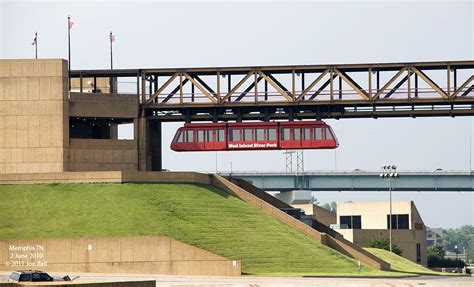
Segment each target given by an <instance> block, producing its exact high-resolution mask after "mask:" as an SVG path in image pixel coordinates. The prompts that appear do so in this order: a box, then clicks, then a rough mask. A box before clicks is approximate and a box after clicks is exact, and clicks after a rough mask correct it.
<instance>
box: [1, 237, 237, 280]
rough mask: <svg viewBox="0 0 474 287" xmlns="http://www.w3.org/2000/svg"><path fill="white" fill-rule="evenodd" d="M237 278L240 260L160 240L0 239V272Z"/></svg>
mask: <svg viewBox="0 0 474 287" xmlns="http://www.w3.org/2000/svg"><path fill="white" fill-rule="evenodd" d="M22 269H39V270H43V271H49V272H58V271H60V272H65V271H69V272H92V273H137V274H162V275H211V276H212V275H219V276H239V275H240V274H241V262H240V261H237V260H229V259H226V258H224V257H221V256H218V255H216V254H213V253H211V252H208V251H206V250H203V249H200V248H197V247H194V246H191V245H188V244H185V243H182V242H179V241H176V240H173V239H170V238H167V237H163V236H144V237H110V238H109V237H103V238H59V239H58V238H50V239H35V240H2V241H0V270H1V271H13V270H22Z"/></svg>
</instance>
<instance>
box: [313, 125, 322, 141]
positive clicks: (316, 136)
mask: <svg viewBox="0 0 474 287" xmlns="http://www.w3.org/2000/svg"><path fill="white" fill-rule="evenodd" d="M313 133H314V139H315V140H322V139H323V133H322V130H321V128H315V129H314V131H313Z"/></svg>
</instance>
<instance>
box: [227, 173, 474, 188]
mask: <svg viewBox="0 0 474 287" xmlns="http://www.w3.org/2000/svg"><path fill="white" fill-rule="evenodd" d="M399 174H400V177H399V178H397V179H396V180H395V181H394V187H393V191H395V192H402V191H405V192H406V191H415V192H474V173H473V172H471V171H434V172H413V171H412V172H403V171H401V172H399ZM225 175H226V176H230V177H235V178H241V179H245V180H248V181H251V182H252V183H253V184H254V185H255V186H257V187H259V188H261V189H263V190H265V191H280V192H285V191H295V192H298V190H300V191H307V190H312V191H387V190H388V183H387V182H386V181H384V180H383V179H382V178H380V176H379V175H380V172H375V171H372V172H368V171H352V172H338V171H319V172H305V173H301V174H296V173H279V172H232V173H227V174H225Z"/></svg>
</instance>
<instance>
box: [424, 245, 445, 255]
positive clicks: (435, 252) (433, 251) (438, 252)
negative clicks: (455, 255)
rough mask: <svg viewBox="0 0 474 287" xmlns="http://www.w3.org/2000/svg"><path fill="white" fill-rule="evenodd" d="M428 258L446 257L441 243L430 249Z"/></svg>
mask: <svg viewBox="0 0 474 287" xmlns="http://www.w3.org/2000/svg"><path fill="white" fill-rule="evenodd" d="M427 253H428V256H430V255H431V256H437V257H441V258H444V255H445V253H446V252H445V251H444V249H443V245H441V244H439V243H436V244H435V245H433V246H431V247H428V252H427Z"/></svg>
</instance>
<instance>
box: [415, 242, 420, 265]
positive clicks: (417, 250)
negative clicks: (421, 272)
mask: <svg viewBox="0 0 474 287" xmlns="http://www.w3.org/2000/svg"><path fill="white" fill-rule="evenodd" d="M420 262H421V244H420V243H417V244H416V263H420Z"/></svg>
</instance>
